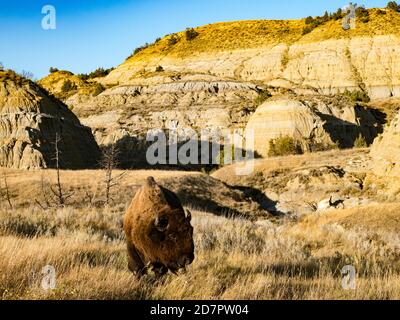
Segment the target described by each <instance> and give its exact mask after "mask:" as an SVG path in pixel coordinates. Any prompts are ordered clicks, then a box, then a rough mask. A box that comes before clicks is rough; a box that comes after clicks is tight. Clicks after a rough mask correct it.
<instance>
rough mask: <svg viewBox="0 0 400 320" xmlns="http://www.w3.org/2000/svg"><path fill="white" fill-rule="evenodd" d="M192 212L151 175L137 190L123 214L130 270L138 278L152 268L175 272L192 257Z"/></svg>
mask: <svg viewBox="0 0 400 320" xmlns="http://www.w3.org/2000/svg"><path fill="white" fill-rule="evenodd" d="M190 221H191V214H190V212H187V214H185V210H184V209H183V207H182V205H181V202H180V201H179V199H178V197H177V196H176V194H174V193H173V192H172V191H170V190H167V189H165V188H163V187H161V186H159V185H158V184H157V183H156V182H155V180H154V178H152V177H150V178H148V179H147V182H146V184H145V185H144V186H143V187H142V188H140V189H139V190H138V192H137V193H136V195H135V197H134V199H133V200H132V203H131V205H130V207H129V209H128V211H127V213H126V215H125V220H124V230H125V235H126V240H127V248H128V266H129V269H130V270H131V271H132V272H133V273H134V274H135V275H137V276H138V277H140V276H142V275H144V274H146V273H147V272H148V270H152V271H153V272H154V273H155V274H156V275H158V276H161V275H164V274H166V273H167V272H168V270H169V271H171V272H173V273H175V274H176V273H177V272H178V271H179V270H180V269H183V268H185V267H186V266H187V265H189V264H191V263H192V262H193V260H194V243H193V227H192V226H191V224H190Z"/></svg>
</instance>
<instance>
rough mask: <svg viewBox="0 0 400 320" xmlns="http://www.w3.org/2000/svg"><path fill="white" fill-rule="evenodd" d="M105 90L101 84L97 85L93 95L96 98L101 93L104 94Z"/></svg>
mask: <svg viewBox="0 0 400 320" xmlns="http://www.w3.org/2000/svg"><path fill="white" fill-rule="evenodd" d="M104 90H105V88H104V87H103V85H101V84H100V83H96V85H95V86H94V89H93V95H94V96H95V97H96V96H98V95H99V94H100V93H102V92H103V91H104Z"/></svg>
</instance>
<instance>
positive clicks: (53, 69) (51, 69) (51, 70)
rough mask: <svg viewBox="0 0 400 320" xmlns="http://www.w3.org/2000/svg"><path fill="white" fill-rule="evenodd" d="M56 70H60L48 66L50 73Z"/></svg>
mask: <svg viewBox="0 0 400 320" xmlns="http://www.w3.org/2000/svg"><path fill="white" fill-rule="evenodd" d="M58 71H60V70H58V69H57V68H53V67H50V69H49V72H50V73H55V72H58Z"/></svg>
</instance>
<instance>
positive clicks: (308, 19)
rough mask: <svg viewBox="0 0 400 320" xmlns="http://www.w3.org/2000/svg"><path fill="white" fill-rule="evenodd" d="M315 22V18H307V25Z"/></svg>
mask: <svg viewBox="0 0 400 320" xmlns="http://www.w3.org/2000/svg"><path fill="white" fill-rule="evenodd" d="M313 21H314V19H313V17H311V16H308V17H307V18H306V24H311V23H313Z"/></svg>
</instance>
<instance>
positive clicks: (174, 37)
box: [168, 34, 179, 46]
mask: <svg viewBox="0 0 400 320" xmlns="http://www.w3.org/2000/svg"><path fill="white" fill-rule="evenodd" d="M178 42H179V38H178V36H177V35H176V34H173V35H172V36H170V37H169V38H168V45H169V46H174V45H176V44H177V43H178Z"/></svg>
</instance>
